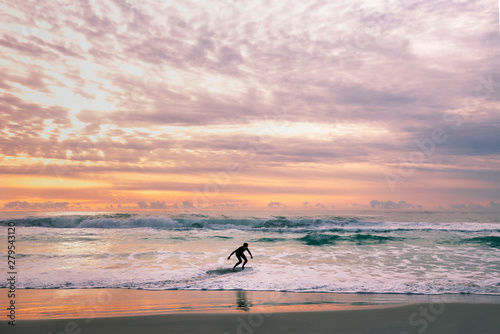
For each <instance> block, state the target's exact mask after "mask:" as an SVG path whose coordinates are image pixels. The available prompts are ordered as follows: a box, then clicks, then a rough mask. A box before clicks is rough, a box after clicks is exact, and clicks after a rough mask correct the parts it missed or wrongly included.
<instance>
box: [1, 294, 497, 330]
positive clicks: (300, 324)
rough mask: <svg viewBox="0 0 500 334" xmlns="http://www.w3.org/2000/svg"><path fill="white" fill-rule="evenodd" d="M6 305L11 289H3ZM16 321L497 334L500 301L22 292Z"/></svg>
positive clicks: (26, 326)
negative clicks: (8, 291)
mask: <svg viewBox="0 0 500 334" xmlns="http://www.w3.org/2000/svg"><path fill="white" fill-rule="evenodd" d="M0 294H1V296H2V297H1V299H0V302H1V304H2V307H3V306H4V305H6V304H5V303H6V302H7V301H8V300H7V299H6V296H7V289H0ZM16 306H17V309H16V322H15V326H12V325H9V324H8V322H7V320H8V319H7V318H5V319H4V321H2V322H0V332H2V333H10V332H11V333H18V334H35V333H36V334H38V333H51V332H52V333H93V334H105V333H106V334H108V333H110V332H111V333H123V334H137V333H140V332H147V333H153V334H154V333H162V334H164V333H185V334H190V333H206V334H216V333H217V334H232V333H236V334H240V333H244V334H252V333H273V334H274V333H287V334H298V333H307V334H310V333H316V334H323V333H325V334H326V333H373V334H378V333H380V334H382V333H394V334H414V333H422V332H424V331H425V333H426V334H434V333H436V334H442V333H448V334H453V333H461V334H464V333H471V334H472V333H496V331H497V330H498V328H500V317H498V314H500V296H485V295H439V296H437V295H395V294H338V293H311V292H304V293H299V292H295V293H289V292H269V291H245V290H223V291H221V290H217V291H215V290H210V291H209V290H203V291H200V290H164V291H157V290H156V291H155V290H132V289H44V290H35V289H21V290H16Z"/></svg>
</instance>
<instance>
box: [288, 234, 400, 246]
mask: <svg viewBox="0 0 500 334" xmlns="http://www.w3.org/2000/svg"><path fill="white" fill-rule="evenodd" d="M296 240H298V241H301V242H303V243H305V244H306V245H311V246H323V245H335V244H336V243H337V242H339V241H346V242H354V243H356V244H358V245H367V244H373V243H376V244H381V243H386V242H388V241H403V240H405V238H397V237H385V236H379V235H372V234H355V235H350V236H340V235H336V234H323V233H317V232H312V233H308V234H307V235H305V236H304V237H302V238H297V239H296Z"/></svg>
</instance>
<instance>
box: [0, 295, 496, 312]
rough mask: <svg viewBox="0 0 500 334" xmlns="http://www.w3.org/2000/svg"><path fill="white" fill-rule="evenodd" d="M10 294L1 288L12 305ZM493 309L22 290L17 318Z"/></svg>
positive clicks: (424, 299)
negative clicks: (396, 308) (407, 308)
mask: <svg viewBox="0 0 500 334" xmlns="http://www.w3.org/2000/svg"><path fill="white" fill-rule="evenodd" d="M7 292H8V289H6V288H2V289H0V296H2V297H1V298H0V303H1V305H0V306H2V307H3V306H4V305H5V306H7V303H8V302H9V300H8V299H7V298H6V297H7ZM443 303H445V304H470V305H479V304H490V305H499V306H500V296H496V295H470V294H465V295H460V294H443V295H417V294H375V293H373V294H372V293H331V292H278V291H254V290H138V289H123V288H122V289H108V288H100V289H95V288H94V289H17V290H16V319H17V320H41V319H85V318H87V319H89V318H109V317H127V316H150V315H168V314H203V313H212V314H213V313H219V314H220V313H233V314H242V313H290V312H324V311H345V310H362V309H376V308H388V307H394V306H402V305H414V304H436V305H437V304H443Z"/></svg>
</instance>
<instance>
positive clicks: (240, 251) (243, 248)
mask: <svg viewBox="0 0 500 334" xmlns="http://www.w3.org/2000/svg"><path fill="white" fill-rule="evenodd" d="M245 251H247V252H248V254H250V258H251V259H253V256H252V253H251V252H250V249H248V244H247V243H246V242H245V243H244V244H243V246H241V247H240V248H238V249H236V250H235V251H233V252H232V253H231V255H229V256H228V258H227V259H228V260H229V259H231V256H233V254H234V253H236V257H237V258H238V263H236V264H235V265H234V267H233V270H234V271H236V266H237V265H239V264H240V263H241V262H242V259H243V260H244V261H245V262H243V264H242V265H241V270H245V264H247V262H248V260H247V257H246V256H245V254H244V253H245Z"/></svg>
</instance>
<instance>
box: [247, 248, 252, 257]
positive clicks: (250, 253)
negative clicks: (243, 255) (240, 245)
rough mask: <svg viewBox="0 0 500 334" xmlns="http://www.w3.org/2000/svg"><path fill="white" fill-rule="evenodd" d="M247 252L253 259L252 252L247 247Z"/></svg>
mask: <svg viewBox="0 0 500 334" xmlns="http://www.w3.org/2000/svg"><path fill="white" fill-rule="evenodd" d="M247 251H248V254H250V258H251V259H253V256H252V252H250V249H248V248H247Z"/></svg>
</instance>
